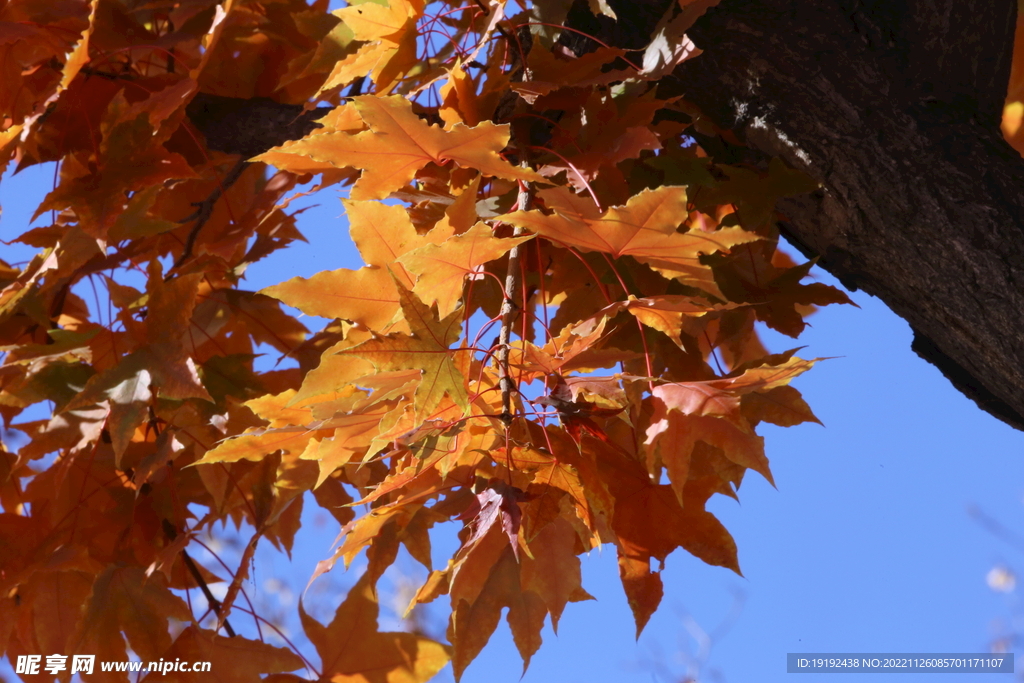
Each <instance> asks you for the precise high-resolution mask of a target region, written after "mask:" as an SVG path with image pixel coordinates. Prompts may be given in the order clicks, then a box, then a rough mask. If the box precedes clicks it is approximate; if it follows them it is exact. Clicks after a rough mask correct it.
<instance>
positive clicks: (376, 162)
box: [255, 95, 543, 199]
mask: <svg viewBox="0 0 1024 683" xmlns="http://www.w3.org/2000/svg"><path fill="white" fill-rule="evenodd" d="M355 107H356V109H357V110H358V111H359V114H360V116H361V117H362V118H363V121H365V122H366V124H367V125H368V126H369V128H370V129H369V130H368V131H365V132H362V133H357V134H355V135H350V134H348V133H343V132H337V133H319V134H317V135H313V136H310V137H308V138H305V139H303V140H299V141H297V142H289V143H286V144H284V145H282V146H281V147H277V148H275V149H273V150H271V153H274V154H275V157H274V163H275V164H277V165H278V167H279V168H283V169H286V170H287V168H288V164H287V161H286V160H285V159H284V157H283V154H284V153H287V154H290V155H294V156H297V157H308V158H311V159H313V160H314V161H319V162H327V163H331V164H333V165H335V166H338V167H346V166H347V167H352V168H361V169H363V175H362V177H361V178H360V179H359V180H358V181H357V182H356V184H355V186H354V187H353V188H352V192H351V194H350V196H351V197H352V199H383V198H384V197H387V196H388V195H389V194H391V193H392V192H394V191H396V190H398V189H400V188H401V187H402V186H404V185H405V184H406V183H408V182H409V181H410V180H412V178H413V176H414V175H415V173H416V171H418V170H419V169H421V168H423V167H424V166H426V165H427V164H428V163H431V162H433V163H435V164H439V165H444V164H445V163H447V162H448V161H454V162H455V163H456V164H458V165H459V166H461V167H463V168H472V169H476V170H478V171H480V172H481V173H483V174H484V175H488V176H495V177H498V178H505V179H507V180H523V181H543V178H541V177H540V176H538V175H537V174H535V173H533V172H532V171H528V170H525V169H521V168H517V167H515V166H513V165H512V164H510V163H508V162H507V161H505V160H503V159H502V158H501V157H500V156H498V152H500V151H501V150H502V149H504V148H505V146H506V145H507V144H508V126H496V125H494V124H493V123H490V122H484V123H481V124H480V125H479V126H475V127H473V128H468V127H466V126H463V125H458V124H457V125H455V126H453V127H452V129H451V130H444V129H442V128H439V127H437V126H431V125H430V124H428V123H426V122H425V121H423V120H422V119H420V118H419V117H418V116H416V115H415V114H414V113H413V111H412V103H411V102H410V101H409V100H407V99H405V98H404V97H399V96H397V95H393V96H390V97H373V96H369V95H366V96H362V97H356V98H355ZM255 160H256V161H260V160H262V159H261V157H256V158H255Z"/></svg>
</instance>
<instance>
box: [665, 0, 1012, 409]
mask: <svg viewBox="0 0 1024 683" xmlns="http://www.w3.org/2000/svg"><path fill="white" fill-rule="evenodd" d="M1016 9H1017V1H1016V0H973V1H968V0H910V1H909V2H891V0H890V1H886V0H880V1H876V2H874V3H870V2H856V1H847V2H840V1H836V0H832V1H827V0H800V1H794V0H762V1H759V2H754V1H750V0H746V1H743V0H723V2H722V3H721V4H720V5H719V6H718V7H716V8H713V9H711V10H709V11H708V13H707V14H706V15H705V16H704V17H702V18H701V19H700V20H699V21H698V23H697V25H696V26H694V28H693V30H692V31H691V32H690V37H691V38H692V39H693V40H694V42H695V43H696V44H697V45H698V47H700V48H702V49H703V50H704V54H703V55H701V56H700V57H699V58H698V59H694V60H692V61H690V62H688V63H686V64H684V65H683V66H682V67H681V68H680V69H679V70H678V71H677V73H676V75H677V76H678V77H679V82H678V87H679V89H680V90H681V91H682V93H683V94H685V96H686V98H687V99H688V100H689V101H691V102H693V103H695V104H697V105H698V106H699V107H701V109H702V110H703V111H704V112H705V113H706V114H707V115H708V116H710V117H712V118H713V119H714V120H716V121H717V122H718V123H719V124H721V125H723V126H726V127H729V128H732V129H733V130H734V131H736V132H737V133H738V134H739V135H740V137H742V138H744V139H745V140H746V142H747V143H748V144H750V145H751V146H753V147H755V148H756V149H758V150H760V151H761V152H763V153H765V154H770V155H777V156H779V157H781V158H783V159H784V160H785V161H787V162H788V163H789V164H791V165H792V166H794V167H797V168H800V169H802V170H804V171H806V172H807V173H809V174H810V175H811V176H813V177H814V178H815V179H816V180H818V181H819V182H820V183H821V189H820V190H819V191H818V192H816V193H813V194H811V195H806V196H802V197H796V198H792V199H788V200H785V201H784V202H783V203H781V205H780V210H781V211H782V212H783V214H784V216H785V221H784V223H783V229H784V232H785V233H786V235H787V237H789V239H790V240H791V241H792V242H793V243H794V244H796V245H797V246H798V247H799V248H800V249H801V250H803V251H804V253H805V254H807V255H809V256H818V257H820V261H819V264H820V265H821V266H822V267H824V268H825V269H826V270H828V271H829V272H830V273H832V274H833V275H835V276H836V277H837V278H839V280H840V281H842V282H843V283H844V284H846V285H847V286H848V287H851V288H858V289H862V290H864V291H866V292H868V293H870V294H873V295H875V296H877V297H879V298H880V299H882V300H883V301H884V302H885V303H887V304H888V305H889V306H890V307H891V308H892V310H893V311H894V312H895V313H897V314H898V315H900V316H901V317H903V318H904V319H905V320H907V322H909V323H910V325H911V327H912V328H913V329H914V332H915V340H914V346H913V348H914V350H915V351H917V353H919V354H920V355H921V356H923V357H924V358H926V359H927V360H929V361H931V362H932V363H934V364H935V365H936V366H937V367H938V368H939V369H940V370H941V371H942V372H943V373H944V374H945V375H946V377H947V378H949V380H950V381H951V382H953V384H954V385H955V386H956V387H957V388H958V389H959V390H960V391H962V392H963V393H964V394H966V395H967V396H969V397H970V398H972V399H974V400H975V401H976V402H977V403H978V405H979V406H981V407H982V408H984V409H985V410H987V411H988V412H990V413H992V414H993V415H995V416H996V417H999V418H1000V419H1002V420H1004V421H1006V422H1008V423H1009V424H1011V425H1013V426H1015V427H1017V428H1024V160H1022V159H1021V157H1020V155H1019V154H1018V153H1017V152H1016V151H1015V150H1014V149H1012V148H1011V147H1010V146H1009V145H1008V144H1006V143H1005V142H1004V140H1003V137H1002V135H1001V133H1000V130H999V122H1000V116H1001V112H1002V105H1003V101H1004V98H1005V96H1006V84H1007V82H1008V80H1009V67H1010V59H1011V55H1012V47H1013V34H1014V27H1015V23H1016Z"/></svg>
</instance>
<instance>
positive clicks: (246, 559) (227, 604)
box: [217, 530, 263, 628]
mask: <svg viewBox="0 0 1024 683" xmlns="http://www.w3.org/2000/svg"><path fill="white" fill-rule="evenodd" d="M262 535H263V532H262V531H259V530H257V531H256V533H254V534H253V535H252V539H251V540H250V541H249V544H248V545H246V546H245V552H243V553H242V561H241V562H240V563H239V565H238V571H237V572H235V578H234V579H232V580H231V585H230V586H228V592H227V594H226V595H225V596H224V604H223V606H222V608H221V612H220V613H219V614H218V615H217V628H220V626H221V624H223V623H225V622H226V621H227V618H228V614H230V613H231V605H232V604H233V603H234V602H235V598H236V597H238V591H239V590H241V588H242V582H243V581H245V579H246V578H247V577H248V576H249V564H250V563H251V562H252V558H253V556H254V555H255V554H256V545H257V544H258V543H259V541H260V536H262Z"/></svg>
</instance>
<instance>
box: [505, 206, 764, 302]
mask: <svg viewBox="0 0 1024 683" xmlns="http://www.w3.org/2000/svg"><path fill="white" fill-rule="evenodd" d="M540 194H541V196H542V197H544V198H545V200H547V199H548V198H550V199H552V200H553V201H552V202H551V205H553V206H552V208H554V209H555V213H553V214H550V215H547V214H544V213H543V212H541V211H516V212H515V213H512V214H508V215H506V216H502V217H501V220H503V221H505V222H506V223H511V224H512V225H516V226H519V227H522V228H526V229H527V230H530V231H532V232H535V233H537V234H539V235H542V236H544V237H546V238H548V239H550V240H551V241H553V242H557V243H559V244H563V245H566V246H569V247H576V248H578V249H582V250H584V251H600V252H604V253H606V254H611V255H612V256H614V257H615V258H619V257H622V256H632V257H633V258H635V259H636V260H637V261H640V262H641V263H646V264H647V265H649V266H651V267H652V268H654V269H655V270H657V271H658V272H660V273H661V274H662V275H664V276H665V277H668V278H679V279H681V280H682V281H683V282H684V283H686V284H689V285H692V286H695V287H699V288H701V289H703V290H705V291H707V292H709V293H711V294H715V295H716V296H719V297H721V296H722V295H721V293H720V292H719V291H718V287H717V286H716V285H715V283H714V278H713V277H712V276H711V269H710V268H708V267H707V266H704V265H703V264H701V262H700V255H701V254H711V253H714V252H716V251H727V250H728V249H729V248H730V247H733V246H735V245H737V244H744V243H746V242H753V241H755V240H759V239H761V238H760V237H759V236H758V235H756V234H754V233H751V232H746V231H745V230H743V229H741V228H722V229H721V230H716V231H713V232H704V231H702V230H698V229H694V230H690V231H688V232H683V233H681V232H678V230H677V228H678V227H679V226H680V225H681V224H683V223H684V222H685V221H686V219H687V216H688V215H689V212H688V211H687V206H686V203H687V200H686V188H685V187H659V188H658V189H656V190H644V191H643V192H641V193H640V194H637V195H634V196H633V197H631V198H630V200H629V202H627V203H626V205H625V206H613V207H612V208H610V209H608V210H607V211H605V212H604V213H603V214H601V215H600V216H596V215H595V213H596V212H594V211H593V210H586V211H584V210H580V209H579V208H578V203H573V204H570V203H568V202H566V201H562V200H563V199H564V194H565V191H564V190H561V191H560V192H555V191H552V192H551V193H550V194H548V193H547V192H541V193H540Z"/></svg>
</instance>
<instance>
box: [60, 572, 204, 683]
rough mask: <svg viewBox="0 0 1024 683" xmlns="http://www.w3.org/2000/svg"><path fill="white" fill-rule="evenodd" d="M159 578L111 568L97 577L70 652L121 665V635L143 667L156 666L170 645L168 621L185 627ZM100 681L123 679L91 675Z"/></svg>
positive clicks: (183, 614) (183, 610) (182, 612)
mask: <svg viewBox="0 0 1024 683" xmlns="http://www.w3.org/2000/svg"><path fill="white" fill-rule="evenodd" d="M157 579H158V575H154V576H152V577H149V578H147V577H146V575H145V572H144V571H143V569H142V568H141V567H132V566H127V567H116V566H110V567H109V568H107V569H106V570H105V571H103V572H102V573H101V574H99V576H97V577H96V580H95V582H94V583H93V586H92V592H91V594H90V596H89V600H88V601H87V602H86V604H85V606H84V608H83V609H84V612H83V615H82V619H81V621H80V622H79V624H78V630H77V632H76V634H75V636H74V638H73V639H72V640H73V642H74V645H73V647H72V648H71V651H72V652H89V653H95V654H96V656H97V659H105V660H124V659H126V653H125V643H124V641H123V640H122V639H121V638H117V637H114V634H119V633H121V632H124V633H125V635H126V636H127V638H128V644H129V645H130V646H131V648H132V650H133V651H134V652H135V653H137V654H138V655H139V656H140V657H142V659H143V661H155V660H156V659H158V658H159V657H160V656H161V655H162V654H163V653H164V652H165V651H166V650H167V649H168V648H169V647H170V645H171V636H170V634H169V633H168V631H167V629H168V619H169V618H173V619H177V620H178V621H190V620H191V614H190V612H189V610H188V606H187V605H186V604H185V602H184V601H183V600H182V599H181V598H179V597H177V596H175V595H174V594H172V593H171V592H170V591H169V590H167V589H166V588H164V587H163V586H162V585H161V584H160V582H159V581H158V580H157ZM96 675H97V676H98V677H99V678H101V679H106V680H120V679H121V678H122V676H119V675H110V674H107V675H106V676H103V674H102V673H101V672H98V671H97V672H96Z"/></svg>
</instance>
